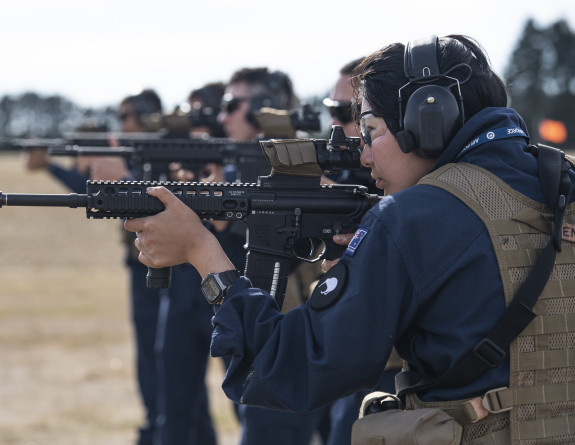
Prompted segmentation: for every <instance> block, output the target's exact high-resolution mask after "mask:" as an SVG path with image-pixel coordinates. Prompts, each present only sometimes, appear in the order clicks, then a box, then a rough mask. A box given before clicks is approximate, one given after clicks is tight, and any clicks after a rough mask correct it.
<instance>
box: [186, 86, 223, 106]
mask: <svg viewBox="0 0 575 445" xmlns="http://www.w3.org/2000/svg"><path fill="white" fill-rule="evenodd" d="M225 90H226V84H225V83H223V82H211V83H208V84H206V85H204V86H203V87H201V88H197V89H195V90H192V91H191V92H190V94H189V96H188V102H192V101H194V100H200V101H202V103H203V104H204V106H206V107H210V108H213V109H214V110H216V109H219V108H220V105H221V103H222V97H224V92H225Z"/></svg>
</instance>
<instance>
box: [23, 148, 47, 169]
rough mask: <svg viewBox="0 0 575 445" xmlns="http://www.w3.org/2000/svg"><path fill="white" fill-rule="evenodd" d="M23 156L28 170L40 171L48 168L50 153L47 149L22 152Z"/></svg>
mask: <svg viewBox="0 0 575 445" xmlns="http://www.w3.org/2000/svg"><path fill="white" fill-rule="evenodd" d="M22 156H23V158H24V163H25V164H26V168H27V169H28V170H40V169H44V168H46V167H47V166H48V151H47V150H46V149H45V148H30V149H29V150H22Z"/></svg>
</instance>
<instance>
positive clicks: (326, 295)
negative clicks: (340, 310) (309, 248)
mask: <svg viewBox="0 0 575 445" xmlns="http://www.w3.org/2000/svg"><path fill="white" fill-rule="evenodd" d="M346 283H347V267H346V266H345V264H342V263H337V264H336V265H335V266H333V267H332V268H331V269H330V270H329V271H328V272H327V273H326V274H325V275H323V276H322V277H321V279H320V280H319V282H318V284H317V286H316V287H315V289H314V290H313V292H312V294H311V298H310V306H311V307H312V308H313V309H315V310H322V309H327V308H328V307H330V306H331V305H333V304H334V303H335V302H336V301H337V300H339V297H341V294H343V290H344V289H345V284H346Z"/></svg>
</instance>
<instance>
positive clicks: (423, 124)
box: [396, 35, 464, 158]
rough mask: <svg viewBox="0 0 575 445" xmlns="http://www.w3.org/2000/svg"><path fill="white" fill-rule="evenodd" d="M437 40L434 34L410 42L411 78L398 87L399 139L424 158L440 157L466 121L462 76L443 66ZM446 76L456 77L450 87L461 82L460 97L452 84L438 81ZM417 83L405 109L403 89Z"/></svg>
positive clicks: (405, 148) (408, 68)
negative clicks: (442, 68) (441, 65)
mask: <svg viewBox="0 0 575 445" xmlns="http://www.w3.org/2000/svg"><path fill="white" fill-rule="evenodd" d="M437 43H438V39H437V36H435V35H433V36H430V37H429V38H426V39H420V40H414V41H411V42H409V43H408V44H407V46H406V47H405V53H404V71H405V75H406V76H407V78H408V79H409V82H408V83H407V84H405V85H404V86H403V87H401V88H400V89H399V91H398V95H399V97H398V101H399V128H400V130H399V131H398V132H397V134H396V139H397V142H398V143H399V147H400V148H401V150H402V151H403V152H404V153H410V152H412V151H413V152H414V153H416V154H417V155H419V156H421V157H424V158H436V157H439V156H440V155H441V153H443V150H445V148H446V147H447V145H448V144H449V142H450V141H451V139H452V138H453V136H454V135H455V133H456V132H457V131H458V130H459V129H460V128H461V126H462V125H463V123H464V113H463V98H462V96H461V90H460V86H459V80H457V79H456V78H454V77H450V76H448V75H447V74H446V73H441V71H440V70H439V64H438V61H437ZM444 79H450V80H452V81H454V83H453V84H452V85H450V87H453V86H457V93H458V97H457V98H456V96H455V95H454V93H453V92H452V91H451V90H450V89H449V88H448V87H445V86H442V85H438V84H436V82H437V81H442V80H444ZM414 84H415V85H421V86H420V87H419V88H417V89H416V90H415V91H414V92H413V93H412V94H411V95H410V96H409V98H408V100H407V104H406V106H405V112H404V111H403V97H402V95H401V91H402V90H403V89H404V88H405V87H406V86H408V85H414Z"/></svg>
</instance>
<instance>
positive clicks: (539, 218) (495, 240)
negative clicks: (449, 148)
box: [406, 163, 575, 445]
mask: <svg viewBox="0 0 575 445" xmlns="http://www.w3.org/2000/svg"><path fill="white" fill-rule="evenodd" d="M419 184H426V185H432V186H435V187H439V188H441V189H443V190H446V191H447V192H449V193H451V194H452V195H454V196H456V197H457V198H458V199H460V200H461V201H462V202H464V203H465V204H466V205H467V206H468V207H469V208H471V209H472V210H473V211H474V212H475V213H476V214H477V216H478V217H479V218H480V219H481V220H482V221H483V223H484V224H485V226H486V228H487V230H488V232H489V235H490V237H491V242H492V244H493V248H494V251H495V255H496V258H497V262H498V265H499V270H500V274H501V281H502V284H503V291H504V294H505V301H506V304H507V305H508V304H509V302H510V301H511V300H512V299H513V296H514V295H515V293H516V292H517V290H518V289H519V287H520V286H521V284H522V283H523V282H524V281H525V279H526V278H527V275H528V274H529V272H530V270H531V268H532V267H533V265H534V264H535V262H536V260H537V258H538V256H539V254H540V253H541V251H542V250H543V248H544V247H545V246H546V245H547V243H548V241H549V239H550V233H551V229H552V223H551V221H552V220H553V211H552V210H551V209H550V208H549V207H547V206H545V205H543V204H540V203H537V202H535V201H533V200H531V199H529V198H528V197H526V196H524V195H522V194H520V193H519V192H517V191H516V190H513V189H512V188H511V187H510V186H508V185H507V184H506V183H505V182H503V181H502V180H500V179H499V178H497V177H496V176H495V175H493V174H492V173H490V172H488V171H486V170H484V169H482V168H480V167H477V166H474V165H471V164H464V163H458V164H449V165H446V166H444V167H442V168H440V169H438V170H437V171H435V172H433V173H431V174H429V175H427V176H425V177H424V178H422V180H421V181H419ZM570 224H574V226H573V228H571V226H569V225H570ZM571 229H573V234H575V205H574V204H570V205H568V206H567V208H566V211H565V217H564V231H570V230H571ZM564 233H565V232H564ZM573 234H571V233H569V234H567V235H573ZM534 312H535V313H536V317H535V318H534V319H533V321H532V322H531V323H530V324H529V326H528V327H527V328H526V329H525V330H524V331H523V332H522V333H521V334H520V335H519V336H518V337H517V338H516V339H515V340H514V341H513V342H512V343H511V346H510V351H509V354H510V355H509V356H510V376H509V388H505V389H502V390H499V391H497V392H496V399H497V404H498V405H499V407H498V408H501V409H510V411H508V414H507V413H506V412H503V413H502V414H496V415H489V416H488V417H486V418H485V419H483V420H482V421H480V422H478V423H476V424H473V423H471V422H468V424H467V425H464V441H463V443H474V444H475V443H481V444H495V443H497V444H499V443H512V444H514V445H535V444H568V443H569V444H573V443H575V243H574V242H570V241H566V240H565V239H564V240H563V242H562V250H561V252H558V253H557V257H556V261H555V266H554V267H553V271H552V273H551V276H550V278H549V282H548V283H547V285H546V287H545V289H544V290H543V292H542V294H541V296H540V297H539V300H538V302H537V303H536V304H535V307H534ZM463 402H464V401H454V402H441V403H432V404H429V403H424V402H421V401H420V400H419V399H418V398H417V397H416V396H415V395H408V396H407V399H406V405H407V407H408V408H416V407H420V406H425V407H429V406H430V405H432V406H435V407H439V408H442V405H443V406H445V408H444V409H446V410H448V411H457V409H456V407H457V406H458V405H459V406H461V404H462V403H463ZM507 415H508V416H509V417H508V422H509V425H510V431H511V442H505V441H504V442H502V441H501V438H500V437H499V438H497V436H498V435H497V431H498V430H501V429H502V428H504V427H505V426H506V423H507V422H506V421H504V420H503V419H502V417H503V416H507Z"/></svg>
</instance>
